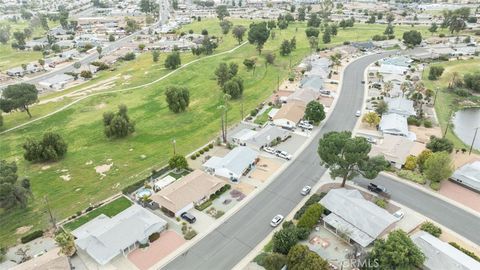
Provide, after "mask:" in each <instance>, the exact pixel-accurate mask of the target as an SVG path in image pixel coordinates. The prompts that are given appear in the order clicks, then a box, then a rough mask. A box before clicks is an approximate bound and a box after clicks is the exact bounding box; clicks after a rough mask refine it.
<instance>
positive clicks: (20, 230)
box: [15, 225, 33, 234]
mask: <svg viewBox="0 0 480 270" xmlns="http://www.w3.org/2000/svg"><path fill="white" fill-rule="evenodd" d="M32 227H33V226H32V225H30V226H22V227H18V228H17V230H15V234H25V233H27V232H28V231H30V230H31V229H32Z"/></svg>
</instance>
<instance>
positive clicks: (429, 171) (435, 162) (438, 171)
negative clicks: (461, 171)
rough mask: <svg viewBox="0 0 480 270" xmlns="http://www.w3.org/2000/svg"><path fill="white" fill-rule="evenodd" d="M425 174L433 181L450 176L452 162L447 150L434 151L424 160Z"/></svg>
mask: <svg viewBox="0 0 480 270" xmlns="http://www.w3.org/2000/svg"><path fill="white" fill-rule="evenodd" d="M424 172H425V176H426V177H427V179H429V180H431V181H433V182H440V181H442V180H444V179H447V178H449V177H450V176H452V173H453V164H452V158H451V157H450V154H448V153H447V152H443V151H442V152H434V153H433V154H432V155H431V156H430V157H429V158H428V159H427V160H426V161H425V170H424Z"/></svg>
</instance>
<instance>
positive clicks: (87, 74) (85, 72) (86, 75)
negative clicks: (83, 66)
mask: <svg viewBox="0 0 480 270" xmlns="http://www.w3.org/2000/svg"><path fill="white" fill-rule="evenodd" d="M92 76H93V74H92V72H91V71H90V70H82V72H80V77H82V78H84V79H91V78H92Z"/></svg>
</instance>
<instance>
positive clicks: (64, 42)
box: [55, 39, 75, 49]
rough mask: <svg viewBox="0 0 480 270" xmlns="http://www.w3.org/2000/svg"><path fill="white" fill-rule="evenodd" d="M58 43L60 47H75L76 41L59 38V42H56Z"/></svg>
mask: <svg viewBox="0 0 480 270" xmlns="http://www.w3.org/2000/svg"><path fill="white" fill-rule="evenodd" d="M55 44H56V45H58V46H59V47H60V48H62V49H65V48H73V47H74V45H75V43H74V42H73V40H69V39H66V40H59V41H57V42H55Z"/></svg>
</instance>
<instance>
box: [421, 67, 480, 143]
mask: <svg viewBox="0 0 480 270" xmlns="http://www.w3.org/2000/svg"><path fill="white" fill-rule="evenodd" d="M432 65H435V66H443V67H444V68H445V71H444V72H443V74H442V76H441V77H440V79H439V80H437V81H431V80H429V79H428V72H429V69H428V68H426V69H425V70H424V72H423V75H422V77H423V82H424V83H425V86H426V87H427V88H429V89H432V90H435V89H437V87H438V88H439V91H438V95H437V100H436V103H435V111H436V113H437V117H438V120H439V122H440V126H441V128H442V132H445V128H446V126H447V123H448V122H449V121H450V116H451V113H452V112H455V111H457V110H458V109H460V108H461V105H459V102H461V101H464V100H466V98H463V97H459V96H458V95H456V94H455V93H453V92H452V91H450V90H448V89H447V86H448V84H449V82H450V81H451V79H452V75H453V73H454V72H457V73H458V74H459V75H461V76H463V75H465V74H466V73H471V72H474V71H475V70H478V68H479V67H480V59H478V58H477V59H470V60H459V61H449V62H439V63H433V64H431V65H430V66H432ZM446 137H447V138H448V139H450V140H451V141H452V142H453V143H454V144H455V148H465V147H467V145H465V143H463V142H462V141H461V140H460V139H459V138H458V137H457V136H456V135H455V133H454V132H453V129H452V128H451V126H450V128H449V129H448V131H447V136H446Z"/></svg>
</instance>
